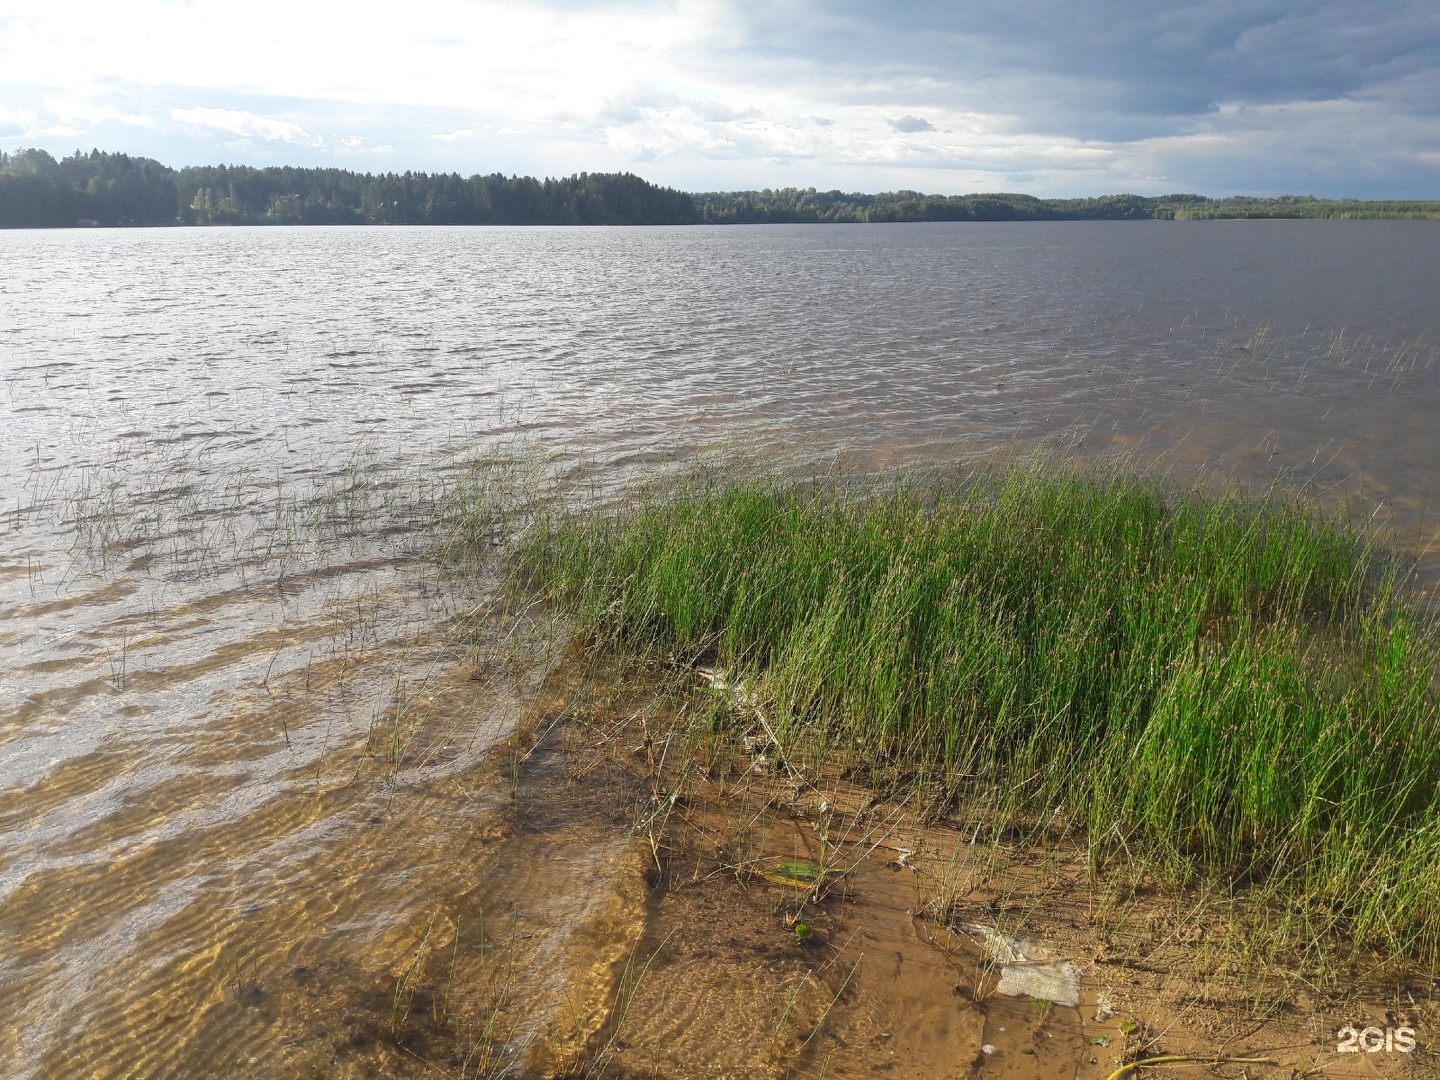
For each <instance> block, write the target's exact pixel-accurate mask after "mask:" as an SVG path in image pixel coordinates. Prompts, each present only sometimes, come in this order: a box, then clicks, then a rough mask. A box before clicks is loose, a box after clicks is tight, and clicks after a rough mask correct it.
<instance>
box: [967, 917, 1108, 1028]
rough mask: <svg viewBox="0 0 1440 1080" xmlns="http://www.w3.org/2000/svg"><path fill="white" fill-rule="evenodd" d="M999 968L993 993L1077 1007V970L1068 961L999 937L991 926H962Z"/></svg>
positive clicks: (1040, 948) (1037, 944)
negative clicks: (998, 975) (998, 978)
mask: <svg viewBox="0 0 1440 1080" xmlns="http://www.w3.org/2000/svg"><path fill="white" fill-rule="evenodd" d="M964 929H965V931H966V932H967V933H969V934H971V935H972V936H973V937H975V938H976V939H978V940H979V942H980V943H981V945H983V946H984V948H985V951H986V952H988V953H989V954H990V955H991V956H992V957H994V958H995V961H996V962H997V963H998V964H999V965H1000V981H999V983H998V984H996V986H995V992H996V993H997V994H1005V995H1006V996H1007V997H1031V998H1037V999H1039V1000H1042V1001H1053V1002H1054V1003H1055V1004H1056V1005H1067V1006H1069V1007H1071V1008H1075V1007H1076V1006H1078V1005H1079V1004H1080V971H1079V969H1078V968H1076V967H1075V964H1074V963H1073V962H1072V961H1069V960H1062V959H1056V958H1054V957H1053V956H1052V955H1051V953H1050V950H1049V949H1047V948H1046V947H1045V946H1044V945H1043V944H1041V943H1040V942H1035V941H1023V940H1020V939H1017V938H1012V937H1010V936H1009V935H1008V934H1002V933H1000V931H998V930H996V929H995V928H994V927H993V926H973V925H972V926H966V927H964Z"/></svg>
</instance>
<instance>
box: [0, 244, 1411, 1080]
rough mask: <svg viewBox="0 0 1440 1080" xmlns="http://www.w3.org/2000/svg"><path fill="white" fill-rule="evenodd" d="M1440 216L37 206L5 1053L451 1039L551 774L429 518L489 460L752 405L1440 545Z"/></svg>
mask: <svg viewBox="0 0 1440 1080" xmlns="http://www.w3.org/2000/svg"><path fill="white" fill-rule="evenodd" d="M1433 240H1434V230H1433V228H1432V226H1431V225H1430V223H1324V222H1309V223H1247V224H1245V225H1243V226H1230V225H1215V226H1209V225H1205V226H1192V225H1180V226H1177V225H1171V224H1166V223H1150V224H1147V225H1131V224H1122V223H1105V224H1085V223H1055V224H1046V225H1022V226H1003V225H1002V226H958V227H957V226H936V227H928V226H897V227H893V228H892V227H881V226H861V227H854V228H850V227H835V228H810V229H806V228H794V229H791V228H757V229H742V228H737V229H726V230H714V229H708V230H707V229H627V230H609V231H607V230H571V229H534V230H508V229H488V230H465V229H454V230H419V229H417V230H406V229H394V230H345V229H336V230H312V231H304V230H282V229H274V230H244V229H235V230H209V231H183V230H170V231H141V230H135V231H115V232H78V233H13V232H10V233H5V234H0V249H3V250H0V256H3V265H4V266H5V270H4V273H3V276H0V383H3V392H0V463H3V465H4V468H3V470H0V747H3V751H0V826H3V827H0V901H3V906H0V1010H3V1013H4V1015H5V1016H6V1017H7V1022H6V1024H5V1026H4V1027H3V1028H0V1061H3V1062H5V1063H6V1065H7V1070H8V1071H7V1075H11V1074H13V1075H16V1076H71V1075H77V1076H78V1075H167V1074H171V1073H173V1074H175V1075H184V1074H187V1071H188V1073H189V1074H195V1070H199V1071H201V1072H203V1071H205V1069H206V1068H211V1067H213V1068H222V1067H223V1068H224V1069H225V1070H227V1071H228V1072H229V1073H230V1074H231V1075H244V1070H245V1069H246V1068H250V1069H251V1070H252V1072H253V1074H254V1075H257V1076H262V1075H272V1074H273V1068H274V1066H275V1062H277V1061H282V1060H283V1061H286V1062H290V1063H291V1064H292V1065H295V1066H296V1067H299V1065H298V1064H297V1063H306V1065H305V1067H306V1068H312V1067H313V1068H314V1069H315V1070H317V1072H318V1073H322V1074H324V1073H330V1072H336V1071H339V1072H343V1071H345V1070H347V1069H348V1070H350V1071H352V1072H354V1073H356V1074H357V1075H364V1074H366V1071H367V1070H377V1069H380V1068H382V1067H383V1068H384V1069H386V1070H389V1071H391V1072H402V1073H403V1072H404V1071H405V1070H417V1075H418V1074H419V1071H423V1068H424V1067H423V1066H421V1065H417V1064H416V1059H414V1058H413V1057H411V1056H407V1053H406V1052H405V1051H404V1048H403V1047H396V1046H393V1045H392V1044H391V1043H388V1042H386V1040H385V1039H383V1038H381V1037H380V1035H383V1033H384V1031H385V1030H387V1025H389V1024H391V1021H392V1019H393V1015H392V1014H393V1011H394V1009H395V1008H396V1003H395V1000H394V996H395V992H396V987H397V985H401V984H403V980H404V973H405V971H406V970H407V967H406V965H407V964H409V963H411V962H412V960H413V957H414V956H415V955H417V950H420V951H424V950H429V952H434V950H435V949H438V948H440V947H441V946H442V945H443V943H444V942H445V941H451V942H452V943H453V942H454V941H457V940H459V939H460V938H461V937H463V935H464V934H465V933H466V931H465V930H464V928H463V923H464V917H463V915H457V914H456V912H460V911H462V910H463V909H464V903H463V902H462V901H461V900H458V899H455V898H457V897H463V896H465V895H468V892H467V889H466V881H467V875H466V865H467V861H466V860H467V859H468V860H471V861H473V860H474V859H476V858H479V857H480V855H479V852H480V851H481V850H482V849H483V850H485V851H492V849H494V843H499V841H496V840H495V836H496V835H498V834H494V833H493V832H487V829H488V828H490V826H488V825H486V824H485V823H486V822H493V821H495V820H498V818H497V817H496V815H500V816H501V817H503V814H502V812H501V809H500V808H501V807H502V806H503V805H505V798H506V793H505V791H504V787H503V784H502V785H499V786H498V787H497V785H496V782H495V778H494V776H493V775H492V774H491V773H488V772H486V771H485V770H484V769H482V768H481V767H480V766H479V764H478V763H479V762H480V761H481V760H482V759H483V758H484V756H485V754H486V752H487V750H489V749H490V748H491V747H492V746H493V745H494V744H495V743H496V741H497V740H499V739H502V738H503V737H504V736H505V734H506V733H507V732H508V731H509V729H510V727H511V725H512V724H513V723H514V720H515V717H516V715H517V712H518V711H519V710H520V709H521V708H522V705H521V702H522V700H523V698H524V695H523V694H520V693H519V691H518V690H517V685H518V684H527V680H529V681H530V682H533V680H534V679H535V678H537V677H538V673H539V672H540V671H541V670H543V667H544V659H545V657H546V656H548V655H549V653H548V651H547V649H548V646H547V645H546V643H545V641H544V640H543V639H542V638H541V637H537V636H536V634H535V632H531V631H526V632H524V633H516V634H511V633H509V631H507V632H506V634H505V635H502V637H503V640H504V641H505V642H507V644H506V646H505V649H506V656H505V657H502V658H500V659H499V660H497V661H496V662H494V663H493V664H491V663H486V664H484V665H483V670H482V669H477V668H475V667H474V665H475V664H476V663H478V661H477V660H476V658H475V656H474V655H473V653H471V651H470V650H469V642H465V641H456V640H453V637H452V633H453V631H452V629H451V628H452V627H453V625H454V624H453V623H447V622H446V621H445V620H446V619H447V618H448V617H449V616H452V615H455V614H456V613H457V612H459V611H462V610H468V609H469V608H470V607H472V606H473V605H474V604H476V603H478V602H479V599H480V597H479V596H478V592H479V591H481V590H483V587H484V585H483V582H481V581H475V580H471V579H461V578H457V576H456V575H454V574H452V573H449V572H446V571H443V570H441V569H440V568H438V567H437V566H436V565H435V563H434V562H433V561H432V560H430V559H429V558H428V556H427V552H428V550H429V545H430V543H431V542H432V540H433V537H432V536H431V534H430V533H429V532H428V524H429V522H430V521H432V520H433V519H434V518H435V516H436V515H437V514H442V513H445V512H448V511H451V510H454V509H455V508H456V503H455V501H454V499H455V496H456V493H457V492H460V491H462V490H472V491H473V490H475V489H474V488H469V489H467V488H465V487H464V484H465V483H475V482H478V481H476V477H477V476H478V477H486V476H488V477H490V479H489V480H488V481H486V482H487V483H490V484H492V485H494V484H502V485H503V484H508V483H513V482H515V477H514V476H513V475H510V474H509V473H505V470H502V469H500V468H499V467H498V466H493V467H492V468H491V469H490V471H489V472H488V473H487V472H485V471H483V470H482V471H481V472H479V473H477V472H475V471H473V470H470V471H467V466H466V465H465V463H466V462H468V461H472V460H474V459H476V458H482V459H484V458H491V459H494V458H496V456H497V455H500V454H502V453H505V452H511V451H513V450H514V448H515V447H516V446H523V447H524V455H525V456H528V458H529V459H530V460H543V461H545V462H546V463H547V464H546V468H547V469H549V470H551V471H552V472H556V473H559V472H563V473H566V474H568V475H569V476H571V477H572V478H577V477H578V478H581V480H582V481H583V482H584V483H587V484H589V485H592V486H600V487H604V486H609V485H613V484H614V483H615V482H617V480H618V479H620V478H622V477H623V476H624V475H625V474H626V471H627V470H629V469H632V468H638V467H642V466H644V465H645V464H646V463H647V462H651V461H655V460H663V459H666V458H669V457H673V456H674V455H677V454H679V455H683V454H685V453H687V452H689V451H690V450H692V449H694V448H696V447H700V446H704V445H707V444H712V443H716V442H718V441H721V440H727V439H739V440H741V441H749V442H754V443H761V444H765V445H770V446H774V447H777V448H778V447H786V448H790V449H794V448H801V449H802V450H803V452H804V453H807V454H814V455H816V456H817V457H823V456H830V455H838V456H840V457H841V458H842V459H843V460H845V461H846V462H848V463H849V464H852V465H856V466H860V467H876V466H882V465H887V464H894V463H897V462H903V461H911V460H927V459H928V460H934V459H939V458H945V457H950V456H953V455H955V454H956V453H962V452H963V453H986V452H989V451H990V450H993V449H995V448H998V447H1005V446H1010V445H1013V444H1015V443H1016V442H1018V443H1019V444H1021V445H1031V444H1033V443H1034V442H1035V441H1037V440H1040V439H1044V438H1046V437H1049V436H1054V435H1056V434H1057V433H1065V434H1066V435H1067V438H1068V443H1067V445H1068V446H1070V447H1072V448H1074V449H1077V450H1078V451H1079V452H1081V453H1090V452H1095V453H1100V452H1106V451H1110V450H1115V449H1130V450H1133V451H1135V452H1136V453H1137V454H1138V455H1139V457H1140V459H1141V460H1145V461H1148V460H1155V459H1160V460H1163V461H1165V462H1166V463H1168V464H1169V465H1170V466H1172V467H1174V468H1176V469H1177V470H1179V471H1181V472H1182V473H1188V472H1191V471H1194V470H1200V471H1202V472H1208V473H1211V474H1214V475H1218V476H1220V477H1225V478H1236V479H1239V480H1241V481H1243V482H1248V483H1252V484H1257V485H1266V484H1269V483H1271V482H1273V481H1274V480H1276V479H1277V478H1280V479H1282V480H1284V481H1286V482H1290V483H1296V484H1306V485H1309V486H1310V490H1311V491H1312V493H1314V494H1316V495H1317V496H1318V497H1320V498H1322V499H1325V500H1328V501H1331V502H1333V503H1340V502H1343V501H1347V500H1348V501H1350V502H1351V504H1352V506H1354V507H1355V508H1356V509H1358V510H1360V511H1361V512H1363V513H1364V514H1365V515H1366V516H1371V515H1374V516H1376V517H1377V518H1378V519H1381V520H1385V521H1387V522H1389V523H1390V524H1391V525H1392V527H1393V528H1394V529H1395V530H1396V535H1397V537H1398V538H1399V540H1400V541H1401V542H1402V543H1404V544H1406V545H1407V546H1409V547H1410V548H1411V549H1412V550H1414V551H1415V552H1416V553H1417V556H1418V558H1419V562H1420V565H1421V569H1422V572H1423V573H1424V574H1425V575H1426V577H1427V578H1428V579H1429V580H1431V581H1433V580H1434V577H1435V575H1436V573H1437V572H1440V563H1437V559H1436V555H1435V553H1434V551H1433V550H1431V549H1430V548H1429V544H1430V541H1431V540H1432V539H1433V536H1434V532H1435V528H1436V519H1435V514H1434V508H1433V507H1432V506H1431V503H1430V499H1431V492H1432V491H1433V490H1434V488H1435V480H1436V471H1437V463H1440V425H1436V424H1435V423H1434V416H1435V415H1436V414H1437V411H1440V410H1437V406H1440V363H1437V362H1436V360H1437V352H1436V348H1435V343H1436V338H1435V336H1434V335H1435V327H1434V325H1433V318H1434V316H1433V312H1434V311H1435V310H1437V305H1436V303H1435V299H1436V298H1435V297H1434V295H1433V283H1434V282H1436V281H1440V245H1437V244H1435V243H1434V242H1433ZM502 473H504V475H503V476H502ZM467 478H468V479H467ZM492 494H493V492H492ZM522 660H523V661H524V662H521V661H522ZM457 665H458V666H457ZM466 665H469V666H466ZM475 674H478V676H479V677H478V678H471V675H475ZM496 827H497V828H498V826H496ZM487 837H488V839H487ZM492 842H494V843H492ZM486 844H491V846H490V847H486ZM596 845H597V850H599V851H604V850H607V849H606V848H605V845H604V844H602V843H600V842H599V841H596ZM501 847H502V848H503V844H501ZM494 850H499V849H494ZM615 857H616V858H617V859H618V858H619V856H618V855H616V856H615ZM616 865H617V867H618V865H619V864H618V863H617V864H616ZM608 872H609V871H607V873H608ZM614 872H615V873H620V870H619V869H615V870H614ZM627 872H628V871H627ZM440 897H450V898H451V899H452V900H453V901H454V903H452V904H451V906H450V907H448V908H444V910H445V914H444V916H443V918H441V917H440V916H437V915H436V914H435V913H436V911H437V910H440V908H438V907H437V906H436V904H437V898H440ZM457 905H458V906H457ZM443 906H444V905H441V907H443ZM597 917H598V916H597ZM577 918H579V917H578V916H577ZM437 919H439V921H438V922H437V921H436V920H437ZM446 920H450V921H449V922H447V921H446ZM581 921H583V920H581ZM452 924H453V925H452ZM456 926H460V929H456V928H455V927H456ZM446 927H449V929H446ZM427 928H428V930H427ZM427 934H428V935H429V936H428V937H427ZM446 935H449V937H448V938H447V937H446ZM422 944H423V950H422ZM277 972H280V973H284V977H283V980H282V981H280V982H277V981H276V979H277V976H276V973H277ZM432 1005H433V1003H432ZM435 1007H438V1006H435ZM477 1008H478V1006H477ZM298 1016H303V1017H305V1018H307V1019H306V1022H304V1023H300V1022H298V1021H296V1019H295V1018H296V1017H298ZM281 1031H283V1032H287V1033H289V1034H287V1035H286V1036H285V1038H290V1039H292V1043H293V1044H288V1049H287V1050H286V1053H287V1054H288V1055H289V1056H288V1057H276V1056H275V1050H274V1047H273V1045H272V1044H273V1041H274V1039H275V1038H276V1032H281ZM317 1032H324V1034H323V1036H322V1035H317V1034H316V1033H317ZM377 1033H380V1034H377ZM295 1040H298V1042H297V1041H295ZM305 1040H311V1042H306V1041H305ZM301 1043H304V1046H301ZM312 1043H313V1045H312ZM352 1043H353V1047H352V1050H353V1052H343V1053H342V1051H341V1050H338V1049H336V1047H337V1046H340V1047H342V1048H343V1047H344V1046H347V1045H351V1044H352ZM267 1047H268V1048H267ZM358 1047H369V1048H370V1049H366V1050H364V1052H361V1050H360V1049H355V1048H358ZM347 1054H348V1056H347ZM252 1058H253V1059H254V1062H253V1063H251V1059H252ZM347 1062H348V1064H347ZM247 1063H248V1064H247Z"/></svg>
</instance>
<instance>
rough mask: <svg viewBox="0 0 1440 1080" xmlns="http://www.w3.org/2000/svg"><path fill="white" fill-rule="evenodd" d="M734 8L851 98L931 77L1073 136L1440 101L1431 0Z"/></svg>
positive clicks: (770, 49)
mask: <svg viewBox="0 0 1440 1080" xmlns="http://www.w3.org/2000/svg"><path fill="white" fill-rule="evenodd" d="M737 16H738V17H739V18H740V19H742V20H743V26H744V34H743V37H742V38H741V39H740V43H739V44H738V47H737V51H743V53H745V54H746V55H748V56H749V57H750V58H751V60H752V61H753V62H755V63H757V64H759V65H760V66H761V67H765V66H771V65H773V66H784V67H790V68H792V69H794V70H796V71H797V72H800V71H803V72H804V73H805V75H806V77H808V78H811V79H815V80H818V81H824V82H834V83H838V84H842V85H841V92H842V93H844V94H846V95H847V97H849V98H851V99H853V100H856V101H860V100H864V101H867V102H872V103H876V102H878V103H881V104H883V103H885V101H886V100H890V101H895V102H908V101H913V100H914V98H915V94H916V90H917V88H918V87H921V86H926V87H929V88H930V89H931V91H932V93H933V94H934V95H935V96H936V97H937V98H948V99H950V100H952V101H953V102H954V103H955V104H956V105H958V106H962V107H970V108H977V109H983V110H985V111H993V112H1003V113H1008V114H1011V115H1015V116H1018V117H1021V118H1023V120H1024V122H1025V124H1024V126H1025V127H1027V128H1032V129H1033V128H1035V127H1037V126H1039V127H1051V128H1053V129H1054V130H1056V131H1063V132H1064V133H1066V134H1068V135H1072V136H1075V137H1078V138H1101V139H1127V138H1143V137H1147V136H1153V135H1155V134H1157V133H1159V132H1160V131H1161V130H1163V129H1165V128H1166V127H1168V126H1169V122H1170V121H1171V120H1173V118H1175V117H1177V116H1178V117H1183V116H1203V115H1205V114H1208V113H1211V112H1213V111H1214V110H1216V109H1217V108H1218V107H1219V106H1221V105H1224V104H1227V103H1243V104H1254V105H1267V104H1278V103H1284V102H1306V101H1324V100H1332V99H1337V98H1345V97H1354V96H1358V95H1365V94H1368V93H1376V92H1385V91H1386V90H1387V89H1388V90H1392V91H1393V90H1396V89H1399V90H1403V92H1404V97H1405V104H1406V107H1407V109H1409V110H1423V111H1425V112H1427V113H1429V114H1430V115H1437V109H1440V3H1436V2H1435V0H1381V2H1374V0H1371V2H1364V0H1349V2H1336V0H1209V2H1206V3H1164V2H1160V3H1157V2H1156V0H1110V2H1104V3H1101V2H1095V0H970V2H965V3H944V2H941V0H910V2H902V3H894V4H884V5H880V4H875V3H872V2H866V0H835V2H826V3H820V2H818V0H811V2H809V3H802V4H797V5H787V6H786V7H785V8H784V12H783V14H777V12H776V9H775V7H774V6H772V5H765V6H764V7H763V8H762V7H760V6H755V7H745V8H742V9H740V10H739V11H738V12H737ZM736 59H738V57H736Z"/></svg>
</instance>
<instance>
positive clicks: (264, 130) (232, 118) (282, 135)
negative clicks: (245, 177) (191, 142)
mask: <svg viewBox="0 0 1440 1080" xmlns="http://www.w3.org/2000/svg"><path fill="white" fill-rule="evenodd" d="M170 117H171V119H172V120H178V121H180V123H182V124H192V125H194V126H195V127H203V128H209V129H210V130H212V131H228V132H230V133H232V134H234V135H243V136H246V137H249V136H256V137H258V138H261V139H269V140H271V141H272V142H287V143H298V144H301V145H306V146H322V145H324V142H325V140H324V139H321V138H317V137H314V136H312V135H311V134H310V133H309V132H308V131H306V130H305V129H304V128H303V127H301V126H300V125H299V124H297V123H294V122H293V121H290V120H281V119H280V118H279V117H275V116H261V115H260V114H259V113H253V112H246V111H244V110H242V109H212V108H208V107H206V106H204V105H198V106H196V107H195V108H192V109H171V110H170Z"/></svg>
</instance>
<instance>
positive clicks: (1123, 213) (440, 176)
mask: <svg viewBox="0 0 1440 1080" xmlns="http://www.w3.org/2000/svg"><path fill="white" fill-rule="evenodd" d="M1196 218H1440V202H1400V201H1384V202H1362V201H1359V200H1355V199H1316V198H1313V197H1311V196H1295V195H1291V196H1282V197H1278V198H1251V197H1247V196H1235V197H1232V198H1225V199H1209V198H1206V197H1204V196H1202V195H1161V196H1157V197H1153V198H1149V197H1144V196H1140V195H1104V196H1100V197H1099V198H1088V199H1038V198H1036V197H1034V196H1033V195H1015V194H990V195H924V194H921V193H920V192H917V191H892V192H885V193H883V194H878V195H863V194H854V193H851V194H847V193H844V192H840V191H816V190H815V189H814V188H780V189H775V190H772V189H770V188H766V189H764V190H763V191H728V192H704V193H701V194H687V193H686V192H683V191H676V190H675V189H673V188H665V187H658V186H656V185H654V184H651V183H648V182H647V181H645V180H642V179H641V178H640V177H638V176H634V175H632V174H630V173H579V174H577V175H575V176H569V177H564V178H561V179H546V180H537V179H535V178H533V177H529V176H505V175H503V174H501V173H491V174H489V175H486V176H480V175H476V176H471V177H468V178H466V177H462V176H460V175H459V174H458V173H423V172H404V173H379V174H373V173H356V172H351V171H349V170H347V169H298V168H291V167H288V166H286V167H268V168H254V167H252V166H248V165H206V166H192V167H187V168H184V169H172V168H170V167H168V166H166V165H162V164H160V162H158V161H154V160H151V159H150V158H143V157H132V156H130V155H128V154H109V153H102V152H101V151H99V150H92V151H91V152H90V153H88V154H86V153H84V152H82V151H78V150H77V151H76V152H75V153H74V154H72V155H71V156H69V157H66V158H62V159H61V160H59V161H57V160H56V159H55V158H53V157H52V156H51V155H50V154H48V153H46V152H45V151H44V150H19V151H16V152H14V153H10V154H7V153H4V152H0V228H22V229H23V228H56V227H69V226H76V225H106V226H115V225H694V224H698V225H705V224H714V225H732V224H761V223H824V222H866V221H1061V220H1084V219H1096V220H1101V219H1103V220H1144V219H1196Z"/></svg>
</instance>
